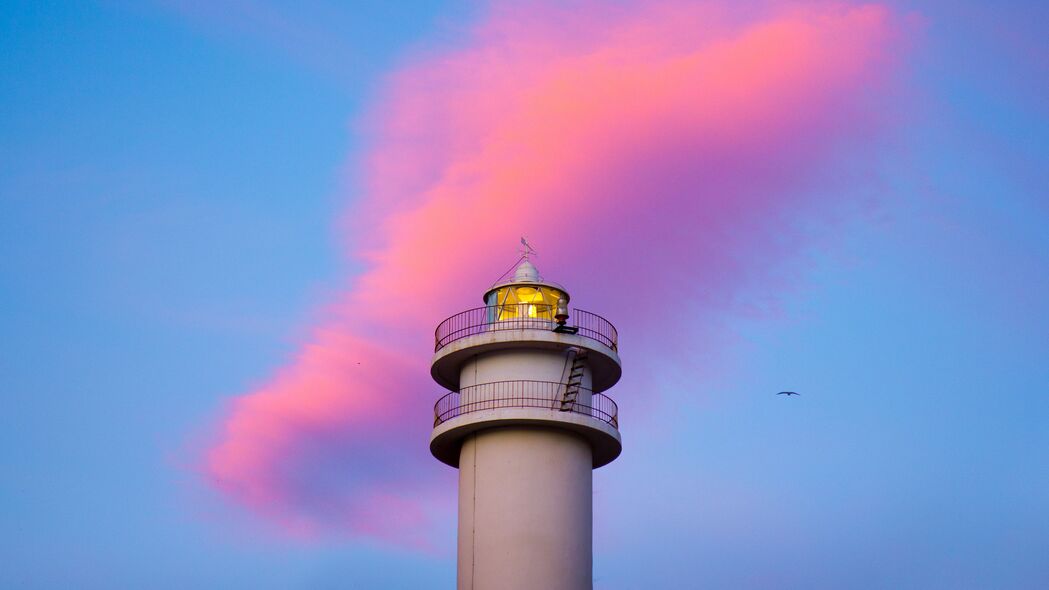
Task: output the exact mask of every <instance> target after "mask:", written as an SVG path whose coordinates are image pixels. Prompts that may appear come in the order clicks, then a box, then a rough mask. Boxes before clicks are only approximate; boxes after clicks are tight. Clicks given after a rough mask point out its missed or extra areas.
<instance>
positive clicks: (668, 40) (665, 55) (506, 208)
mask: <svg viewBox="0 0 1049 590" xmlns="http://www.w3.org/2000/svg"><path fill="white" fill-rule="evenodd" d="M730 6H735V8H729V7H730ZM738 6H739V5H737V4H735V3H723V4H721V3H715V4H707V5H704V7H696V6H693V3H689V2H664V3H659V4H656V5H636V6H635V5H631V6H629V7H627V6H620V7H618V8H615V9H609V8H608V7H607V6H605V5H599V4H593V5H590V4H586V5H575V6H574V8H572V9H564V8H557V7H553V6H551V5H545V4H538V5H529V6H528V7H527V8H517V7H515V6H513V5H510V6H495V7H493V8H492V10H491V11H490V14H489V15H488V16H487V17H486V18H485V20H484V22H482V23H480V24H479V25H478V26H477V27H476V28H475V29H474V30H473V31H472V32H471V35H470V37H469V39H468V41H467V42H466V43H465V44H464V45H463V46H462V47H459V48H456V49H453V50H448V51H446V52H444V53H440V54H437V55H426V56H421V57H419V58H418V59H416V60H415V61H413V62H412V63H410V64H409V65H407V66H406V67H404V68H402V69H401V70H399V71H397V72H394V73H393V74H392V75H391V76H390V79H389V80H388V83H387V87H386V91H385V93H384V94H383V96H382V97H381V100H380V101H378V102H379V104H377V106H376V107H375V108H374V110H373V112H372V113H371V117H370V124H369V130H370V141H371V147H370V151H369V153H368V155H367V157H366V158H365V159H364V161H363V163H362V165H363V166H364V167H365V172H366V176H367V178H368V182H367V187H366V192H365V194H364V195H363V197H362V198H361V199H360V201H359V202H358V204H357V205H356V206H355V207H354V208H353V209H352V210H351V211H350V213H349V214H348V217H347V220H346V222H345V224H344V225H345V227H346V228H347V233H348V235H349V236H350V238H349V243H351V244H352V245H351V248H350V250H351V251H350V255H351V256H353V257H356V258H359V259H362V260H364V261H365V262H366V263H367V271H366V272H364V273H363V274H362V275H360V276H359V277H356V279H355V282H354V284H353V287H352V288H351V289H349V290H348V292H346V293H345V294H344V295H343V296H342V298H341V300H340V301H338V302H336V303H335V304H334V305H333V306H332V309H331V310H330V318H331V319H330V320H329V321H328V322H326V323H323V324H322V325H321V326H319V327H318V328H317V329H316V330H315V332H314V337H313V339H312V341H311V342H310V343H309V344H307V345H306V346H304V348H303V350H302V352H301V353H300V354H299V355H298V356H297V357H296V358H295V359H292V361H291V362H290V363H289V365H288V366H286V367H284V368H283V369H281V370H279V371H278V372H277V373H276V375H275V376H274V377H273V378H272V379H271V380H270V381H269V382H268V383H267V384H265V385H264V386H262V387H260V388H259V389H257V390H255V391H251V392H248V393H246V394H244V395H242V396H240V397H238V398H236V399H234V400H233V402H232V403H231V404H230V407H229V408H228V410H227V412H226V414H225V417H224V420H223V422H222V424H221V426H220V428H219V430H218V432H217V434H216V437H215V443H214V445H213V446H212V447H211V448H210V449H209V451H208V452H207V455H206V457H205V469H206V472H207V474H208V477H209V479H210V481H212V482H213V483H214V484H215V485H216V486H217V487H218V489H220V490H222V491H223V492H225V493H226V494H227V495H228V496H229V497H230V498H232V499H234V500H236V501H238V502H240V503H242V504H245V505H247V506H249V507H251V508H253V509H255V510H257V511H258V512H259V513H261V514H264V515H267V516H270V517H272V518H274V519H275V520H276V521H278V522H281V523H285V524H286V525H287V526H288V527H289V528H290V529H293V530H310V531H320V532H341V533H348V534H352V535H364V536H372V537H379V538H383V539H387V540H392V541H395V542H405V543H411V544H415V545H419V544H420V543H424V540H425V539H426V538H427V535H428V531H430V530H431V529H432V523H433V522H434V514H432V510H427V509H424V507H427V506H433V505H434V504H435V503H436V504H437V505H441V504H440V499H441V498H444V497H450V495H451V494H453V493H454V484H453V483H452V482H453V479H452V474H451V472H450V470H449V469H448V468H445V467H441V466H439V465H438V464H437V463H436V461H434V460H433V459H432V458H430V457H429V454H428V452H427V444H426V440H427V436H428V433H429V426H430V423H431V419H430V414H429V412H430V409H431V405H432V403H433V401H434V400H435V399H436V396H437V394H438V393H439V391H438V389H437V388H436V386H434V385H433V384H432V383H430V382H429V377H428V371H427V363H428V360H429V354H430V352H431V351H432V340H431V338H432V333H433V328H434V327H435V325H436V324H437V323H438V322H439V321H440V320H441V319H443V318H444V317H446V316H448V315H451V314H452V313H455V312H457V311H461V310H462V309H466V308H468V307H474V306H477V305H479V304H480V296H481V294H482V292H483V290H484V288H485V287H486V286H487V285H488V284H490V283H491V281H492V280H493V279H494V278H495V276H494V275H495V274H497V273H498V272H500V271H502V270H503V268H504V267H505V266H506V265H508V263H509V262H510V261H512V259H513V256H514V248H515V244H516V241H517V237H518V236H520V235H527V236H528V237H529V239H530V240H531V241H532V242H533V243H535V244H537V245H538V246H539V248H540V251H541V258H540V259H539V263H540V267H541V269H542V270H543V272H544V274H545V275H546V276H549V277H551V278H555V279H560V280H562V281H564V282H566V283H567V284H568V287H569V288H570V289H571V290H572V291H573V294H574V295H575V297H574V301H577V302H579V304H580V305H581V306H582V307H586V308H593V309H594V310H595V311H597V312H599V313H602V314H603V315H606V316H608V317H609V318H610V319H612V320H613V321H614V322H616V323H617V324H618V325H619V327H620V331H621V333H623V334H626V335H629V338H630V339H633V341H634V343H633V344H632V345H631V344H629V343H628V344H627V346H633V347H634V349H633V350H634V351H635V353H636V354H635V356H634V358H633V359H630V362H634V363H637V364H639V365H641V364H643V362H642V361H643V359H644V358H645V357H646V355H647V356H649V357H652V356H654V354H655V353H654V352H652V351H651V350H646V348H645V344H644V343H645V342H646V341H647V340H649V339H650V338H651V336H652V335H653V330H652V328H650V326H654V325H658V322H656V321H654V320H658V319H659V318H660V317H665V314H666V311H665V307H666V306H661V305H659V304H655V305H653V301H654V298H655V297H656V296H659V297H661V298H663V299H665V300H669V301H678V302H682V303H679V307H678V309H677V311H678V312H679V313H680V312H682V311H688V312H690V313H691V312H697V313H698V312H700V311H702V310H703V309H704V308H707V307H711V306H719V305H723V302H724V301H725V300H727V299H730V298H731V297H732V296H733V294H734V293H735V292H737V291H738V289H740V288H741V287H742V286H743V285H745V284H747V283H748V281H752V280H754V278H755V277H760V276H762V273H763V272H764V271H765V269H767V268H768V267H769V265H770V264H773V263H774V262H775V261H777V260H780V259H782V258H783V256H784V255H789V254H790V252H791V248H792V246H793V247H797V243H798V242H799V241H800V240H802V239H803V236H801V237H799V236H794V235H791V233H790V232H789V231H787V230H781V229H779V230H778V228H780V224H781V222H782V221H783V220H784V219H786V218H788V217H789V215H790V213H791V211H793V210H795V209H796V208H798V207H801V206H806V207H813V206H815V207H817V208H818V207H820V206H821V203H819V202H818V201H815V199H816V197H815V196H814V195H816V194H819V191H814V190H813V187H814V186H815V185H816V184H818V182H819V179H820V178H821V177H823V176H824V175H823V174H822V172H821V171H822V168H823V167H824V166H825V165H826V162H827V161H828V157H829V156H830V155H831V154H833V153H836V152H837V151H839V150H841V149H845V148H847V147H848V146H850V145H857V144H859V145H862V144H863V143H864V142H865V141H867V140H868V139H869V138H870V137H871V136H872V135H874V134H876V133H877V132H878V130H879V127H880V126H881V125H882V124H883V122H882V121H881V120H880V119H879V118H878V117H877V113H878V112H879V110H878V109H877V108H874V106H873V105H876V103H877V101H878V100H879V97H882V96H884V95H885V92H886V91H887V89H888V86H889V85H890V82H891V79H890V75H891V73H892V70H893V66H894V57H895V56H894V54H893V47H894V46H896V44H897V42H898V41H899V40H900V34H901V33H900V31H899V30H898V28H899V27H898V23H897V19H896V18H894V16H893V15H892V14H891V13H890V12H889V11H888V10H887V9H886V8H884V7H882V6H878V5H863V6H851V5H843V4H805V5H790V6H785V5H780V4H779V3H765V4H761V5H760V6H761V7H760V8H754V7H749V8H747V9H743V8H739V7H738ZM814 201H815V202H814ZM823 205H827V206H830V205H832V203H824V204H823ZM624 277H630V278H631V282H630V283H629V284H624V282H623V279H624ZM639 305H644V309H645V313H644V314H639V313H637V310H638V307H639ZM682 308H688V309H682ZM661 314H662V316H661ZM684 329H685V328H684V327H681V330H684ZM662 336H665V334H663V335H662ZM442 494H444V495H442ZM453 505H454V504H452V503H451V502H448V503H447V506H446V508H447V509H450V507H451V506H453Z"/></svg>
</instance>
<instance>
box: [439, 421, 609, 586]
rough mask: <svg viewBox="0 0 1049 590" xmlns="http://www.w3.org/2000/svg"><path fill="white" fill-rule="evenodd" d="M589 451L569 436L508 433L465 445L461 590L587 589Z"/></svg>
mask: <svg viewBox="0 0 1049 590" xmlns="http://www.w3.org/2000/svg"><path fill="white" fill-rule="evenodd" d="M592 464H593V459H592V456H591V449H590V444H589V443H588V442H587V441H585V440H584V439H583V438H581V437H579V436H578V435H576V434H573V433H571V432H567V431H564V430H557V429H553V428H543V427H529V426H507V427H499V428H491V429H486V430H481V431H479V432H476V433H474V434H471V435H470V436H468V437H467V438H466V439H465V440H464V441H463V446H462V450H461V453H460V457H459V577H458V580H459V586H458V587H459V589H460V590H536V589H543V590H590V589H591V588H592V587H593V582H592V561H593V555H592V536H593V512H592V511H593V509H592V498H593V490H592V486H593V484H592V474H591V469H592Z"/></svg>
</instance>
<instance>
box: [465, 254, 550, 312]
mask: <svg viewBox="0 0 1049 590" xmlns="http://www.w3.org/2000/svg"><path fill="white" fill-rule="evenodd" d="M504 276H505V275H504ZM510 285H532V286H536V287H551V288H553V289H556V290H558V291H560V292H561V293H562V294H564V296H565V300H566V301H567V300H569V299H570V296H569V295H568V291H566V290H565V288H564V287H562V286H561V285H559V284H557V283H555V282H553V281H547V280H544V279H543V277H542V276H541V275H540V274H539V269H537V268H536V267H535V265H534V264H532V261H531V260H529V259H528V258H527V257H526V258H525V259H524V260H522V261H521V263H520V264H518V265H517V269H516V270H514V276H513V277H512V278H510V279H508V280H505V281H499V282H497V283H496V284H494V285H492V286H491V287H490V288H489V289H488V290H487V291H485V294H484V298H483V299H484V301H486V302H487V301H488V294H489V293H491V292H492V291H495V290H497V289H501V288H503V287H507V286H510Z"/></svg>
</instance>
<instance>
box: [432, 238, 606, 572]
mask: <svg viewBox="0 0 1049 590" xmlns="http://www.w3.org/2000/svg"><path fill="white" fill-rule="evenodd" d="M569 301H570V296H569V293H568V291H567V290H566V289H565V288H564V287H562V286H561V285H558V284H556V283H553V282H550V281H546V280H544V279H543V278H542V277H541V276H540V275H539V271H538V270H537V269H536V267H535V265H534V264H532V262H531V261H530V260H529V258H528V256H527V255H526V256H524V257H523V259H522V261H520V264H519V265H518V266H517V268H516V270H515V271H514V274H513V277H512V278H511V279H510V280H508V281H505V282H501V283H498V284H496V285H493V286H492V287H491V288H489V289H488V290H487V291H486V292H485V293H484V306H483V307H478V308H475V309H470V310H467V311H463V312H461V313H457V314H455V315H453V316H451V317H449V318H448V319H446V320H444V321H443V322H441V323H440V324H439V325H438V326H437V330H436V333H435V336H436V343H435V346H434V357H433V362H432V364H431V367H430V374H431V375H432V376H433V379H434V381H436V382H437V383H438V384H439V385H440V386H441V387H443V388H446V389H447V390H448V393H447V394H445V395H444V396H443V397H441V398H440V399H439V400H438V401H437V403H436V405H435V406H434V426H433V432H432V434H431V436H430V452H431V453H432V454H433V456H434V457H436V458H437V459H438V460H439V461H441V462H443V463H445V464H447V465H450V466H452V467H456V468H458V469H459V532H458V588H459V589H460V590H518V589H520V590H525V589H527V590H536V589H542V590H583V589H590V588H592V587H593V474H592V470H593V469H596V468H598V467H601V466H603V465H606V464H608V463H610V462H611V461H613V460H614V459H615V458H616V457H618V456H619V453H620V451H621V450H622V443H621V439H620V436H619V416H618V410H617V408H616V404H615V402H613V401H612V399H611V398H610V397H608V396H607V395H606V394H605V392H606V391H607V390H608V389H609V388H611V387H612V386H613V385H615V384H616V382H617V381H619V378H620V376H621V374H622V365H621V363H620V360H619V354H618V344H619V343H618V334H617V332H616V329H615V327H614V326H613V325H612V324H611V322H609V321H608V320H606V319H604V318H603V317H601V316H599V315H597V314H594V313H591V312H587V311H583V310H580V309H578V308H569Z"/></svg>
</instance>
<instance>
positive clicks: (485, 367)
mask: <svg viewBox="0 0 1049 590" xmlns="http://www.w3.org/2000/svg"><path fill="white" fill-rule="evenodd" d="M572 360H573V356H572V355H570V354H569V353H567V352H566V351H564V350H542V349H539V350H536V349H505V350H496V351H491V352H487V353H484V354H480V355H477V356H475V357H473V358H472V359H470V360H469V361H467V362H465V363H463V365H462V369H461V370H460V372H459V387H460V388H465V387H469V386H471V385H478V384H482V383H492V382H494V381H512V380H515V379H520V380H529V381H552V382H556V383H563V382H564V380H565V379H567V378H568V371H569V369H570V368H571V366H572ZM592 381H593V379H592V377H591V374H590V367H589V365H586V366H585V367H584V371H583V382H582V386H583V387H585V388H587V389H589V388H590V387H591V383H592Z"/></svg>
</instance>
